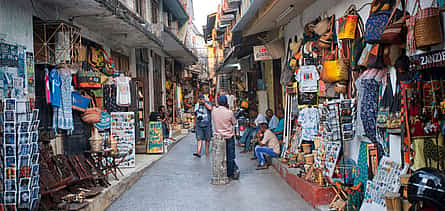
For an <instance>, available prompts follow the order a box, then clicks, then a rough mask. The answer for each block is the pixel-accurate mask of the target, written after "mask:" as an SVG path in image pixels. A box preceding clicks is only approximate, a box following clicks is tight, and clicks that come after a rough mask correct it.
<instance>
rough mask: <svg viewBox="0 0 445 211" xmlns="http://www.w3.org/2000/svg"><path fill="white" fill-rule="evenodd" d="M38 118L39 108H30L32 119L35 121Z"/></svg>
mask: <svg viewBox="0 0 445 211" xmlns="http://www.w3.org/2000/svg"><path fill="white" fill-rule="evenodd" d="M38 119H39V109H33V110H32V119H31V120H32V121H36V120H38Z"/></svg>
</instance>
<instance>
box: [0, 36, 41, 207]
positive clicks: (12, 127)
mask: <svg viewBox="0 0 445 211" xmlns="http://www.w3.org/2000/svg"><path fill="white" fill-rule="evenodd" d="M33 55H34V54H33V53H31V52H27V51H26V47H24V46H21V45H19V44H17V43H10V42H8V41H6V40H0V104H1V107H0V111H1V113H0V123H1V124H0V133H1V135H2V137H3V139H2V140H3V141H2V142H0V144H1V146H2V147H1V148H0V151H1V152H0V154H1V165H0V169H1V172H2V173H0V184H1V185H0V189H1V193H0V209H2V210H6V209H7V210H18V209H28V210H30V209H37V208H38V206H39V202H40V183H39V178H40V165H39V155H40V150H39V148H40V147H39V130H38V129H39V123H40V121H39V110H38V109H36V107H35V95H34V94H35V91H34V57H33Z"/></svg>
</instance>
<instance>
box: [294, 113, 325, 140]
mask: <svg viewBox="0 0 445 211" xmlns="http://www.w3.org/2000/svg"><path fill="white" fill-rule="evenodd" d="M319 121H320V116H319V112H318V109H317V108H304V109H302V110H301V111H300V113H299V114H298V124H299V125H301V129H302V130H301V139H302V140H306V141H312V140H313V138H314V137H315V136H317V135H318V124H319Z"/></svg>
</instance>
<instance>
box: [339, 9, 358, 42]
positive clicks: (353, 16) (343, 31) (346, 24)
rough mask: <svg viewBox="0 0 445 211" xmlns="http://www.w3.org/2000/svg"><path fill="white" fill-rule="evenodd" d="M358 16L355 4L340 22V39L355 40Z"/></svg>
mask: <svg viewBox="0 0 445 211" xmlns="http://www.w3.org/2000/svg"><path fill="white" fill-rule="evenodd" d="M358 19H359V17H358V14H357V8H356V6H355V4H352V5H351V6H349V8H348V9H347V10H346V11H345V15H344V16H343V17H340V19H339V20H338V39H339V40H344V39H355V33H356V31H357V24H358Z"/></svg>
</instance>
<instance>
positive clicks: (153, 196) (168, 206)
mask: <svg viewBox="0 0 445 211" xmlns="http://www.w3.org/2000/svg"><path fill="white" fill-rule="evenodd" d="M195 148H196V141H195V137H194V135H193V134H191V135H189V136H187V137H186V138H184V139H183V140H182V141H181V142H179V143H178V144H177V145H176V146H175V147H174V148H173V149H172V150H171V151H170V152H169V153H168V154H167V155H166V156H164V157H163V158H161V159H160V160H159V161H158V162H156V163H154V164H153V165H152V166H151V167H150V168H149V169H147V170H146V172H145V173H144V175H143V176H142V177H141V179H140V180H139V181H138V182H136V184H135V185H134V186H133V187H131V188H130V190H128V191H127V192H126V193H125V194H123V195H122V196H121V197H120V198H119V199H117V200H116V201H115V202H114V203H113V204H112V205H111V206H110V207H109V208H108V210H109V211H114V210H188V211H189V210H255V211H257V210H264V211H268V210H280V211H282V210H292V211H295V210H304V211H305V210H314V209H313V208H312V207H311V206H310V205H309V204H307V203H306V202H305V201H304V200H303V199H301V198H300V196H298V195H297V193H296V192H294V191H293V190H292V189H291V188H290V187H289V186H288V185H287V184H286V183H285V182H284V181H283V180H282V179H281V178H280V176H279V175H278V174H277V173H276V172H275V171H274V170H273V169H272V168H270V169H267V170H262V171H256V170H255V168H256V162H254V161H251V160H249V156H250V155H246V154H242V155H239V154H237V163H238V165H239V167H240V170H241V178H240V180H239V181H231V182H230V184H228V185H221V186H214V185H211V184H210V180H211V165H210V161H211V158H210V157H206V156H203V157H202V158H196V157H193V156H192V153H193V152H194V151H195ZM237 152H239V149H237Z"/></svg>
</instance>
